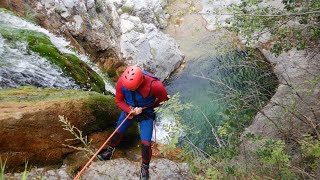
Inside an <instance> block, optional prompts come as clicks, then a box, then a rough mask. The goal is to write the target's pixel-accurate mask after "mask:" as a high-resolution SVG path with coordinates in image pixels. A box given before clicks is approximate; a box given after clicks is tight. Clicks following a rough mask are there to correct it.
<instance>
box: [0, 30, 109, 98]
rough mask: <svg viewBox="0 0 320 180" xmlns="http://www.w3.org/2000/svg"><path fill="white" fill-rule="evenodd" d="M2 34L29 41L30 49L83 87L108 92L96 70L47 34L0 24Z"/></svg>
mask: <svg viewBox="0 0 320 180" xmlns="http://www.w3.org/2000/svg"><path fill="white" fill-rule="evenodd" d="M0 34H1V35H2V36H3V37H4V38H5V39H7V40H9V41H25V42H27V43H28V48H29V49H30V50H32V51H34V52H36V53H38V54H39V55H40V56H42V57H44V58H46V59H48V60H49V61H50V62H51V63H53V64H55V65H57V66H58V67H60V68H61V70H62V71H63V72H64V73H65V74H66V75H68V76H70V77H72V78H73V79H74V81H75V82H76V83H77V84H78V85H79V86H80V87H81V88H83V89H87V90H93V91H96V92H99V93H105V92H106V90H105V83H104V81H103V79H102V78H101V77H100V76H99V75H98V74H97V73H96V72H95V71H93V70H92V69H91V68H90V67H89V66H88V65H87V64H86V63H85V62H83V61H81V60H80V59H79V58H78V57H76V56H75V55H73V54H64V53H61V52H60V51H59V50H58V49H57V48H56V47H55V46H54V45H53V44H52V42H51V41H50V40H49V38H48V37H47V36H46V35H45V34H43V33H40V32H35V31H31V30H25V29H16V28H12V27H7V26H3V25H0Z"/></svg>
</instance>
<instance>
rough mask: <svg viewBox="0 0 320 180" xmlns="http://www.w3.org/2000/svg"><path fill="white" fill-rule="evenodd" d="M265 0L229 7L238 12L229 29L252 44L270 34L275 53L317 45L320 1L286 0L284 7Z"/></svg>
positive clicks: (245, 2) (233, 12)
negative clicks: (278, 6)
mask: <svg viewBox="0 0 320 180" xmlns="http://www.w3.org/2000/svg"><path fill="white" fill-rule="evenodd" d="M261 2H262V1H252V0H243V1H242V3H241V4H240V5H236V4H233V5H231V6H230V7H229V8H228V10H229V12H230V13H232V14H235V15H234V16H232V17H231V18H229V19H227V22H228V23H229V24H230V27H229V29H230V30H231V31H233V32H236V33H237V34H239V35H241V36H242V37H244V38H245V39H246V42H247V45H248V46H250V45H251V43H252V42H253V44H255V42H257V41H259V38H261V37H262V35H264V34H269V35H270V37H269V38H268V39H269V43H270V44H272V47H271V51H272V52H273V53H274V54H275V55H279V54H281V53H282V52H284V51H288V50H290V49H292V48H297V49H298V50H303V49H305V48H311V47H317V44H318V42H319V39H320V16H319V12H318V13H316V12H314V11H319V10H320V1H318V0H310V1H303V0H294V1H293V0H283V1H282V3H283V4H284V5H285V9H284V10H281V9H278V8H275V7H272V6H270V5H262V4H261ZM293 22H294V23H293ZM258 45H262V44H261V43H260V44H258Z"/></svg>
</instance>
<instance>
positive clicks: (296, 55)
mask: <svg viewBox="0 0 320 180" xmlns="http://www.w3.org/2000/svg"><path fill="white" fill-rule="evenodd" d="M264 54H265V56H266V57H267V59H268V60H269V61H270V62H272V63H274V64H275V67H274V71H275V73H276V75H277V76H278V79H279V80H280V85H279V87H278V89H277V91H276V93H275V95H274V96H273V97H272V99H271V100H270V103H269V104H268V105H267V106H266V107H265V108H263V109H262V110H261V111H260V113H258V115H257V116H256V117H255V119H254V122H253V124H252V125H251V126H250V127H248V128H247V130H246V133H248V132H250V133H254V134H259V135H262V137H268V138H282V139H286V140H288V141H291V140H292V141H294V142H298V141H300V140H301V139H302V138H304V137H303V135H304V134H306V133H309V134H311V135H317V136H318V137H319V135H318V134H317V132H318V131H319V127H318V125H317V124H319V122H320V119H319V118H320V83H319V76H320V66H319V58H320V56H319V54H316V53H315V54H313V53H310V52H309V53H307V52H304V51H296V50H291V51H289V52H288V53H283V54H281V55H280V56H279V57H274V56H272V55H271V54H270V53H269V52H267V51H264Z"/></svg>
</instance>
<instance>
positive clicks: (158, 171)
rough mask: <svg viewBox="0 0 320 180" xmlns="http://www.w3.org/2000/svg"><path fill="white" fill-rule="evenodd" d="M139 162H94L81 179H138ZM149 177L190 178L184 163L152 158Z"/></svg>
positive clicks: (153, 179) (117, 160) (152, 179)
mask: <svg viewBox="0 0 320 180" xmlns="http://www.w3.org/2000/svg"><path fill="white" fill-rule="evenodd" d="M140 165H141V164H140V162H131V161H128V160H127V159H116V160H112V161H107V162H94V163H92V164H91V166H90V167H89V168H88V169H87V170H86V171H85V172H84V174H83V176H82V178H83V179H88V180H89V179H97V180H99V179H101V180H102V179H132V180H133V179H137V180H138V179H139V174H140ZM149 173H150V179H151V180H156V179H161V180H162V179H163V180H165V179H175V180H178V179H181V180H185V179H191V176H190V171H189V169H188V167H187V164H186V163H175V162H173V161H170V160H167V159H157V160H152V161H151V163H150V168H149Z"/></svg>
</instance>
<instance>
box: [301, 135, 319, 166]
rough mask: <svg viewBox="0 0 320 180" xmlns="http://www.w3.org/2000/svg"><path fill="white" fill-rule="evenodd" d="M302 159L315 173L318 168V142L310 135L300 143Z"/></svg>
mask: <svg viewBox="0 0 320 180" xmlns="http://www.w3.org/2000/svg"><path fill="white" fill-rule="evenodd" d="M301 151H302V157H303V158H304V160H305V162H306V164H307V165H308V166H309V168H311V170H313V171H314V172H316V171H317V170H318V169H319V167H320V164H319V163H320V141H319V139H316V138H314V137H312V136H311V135H309V134H308V135H306V137H305V139H304V140H302V142H301Z"/></svg>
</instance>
